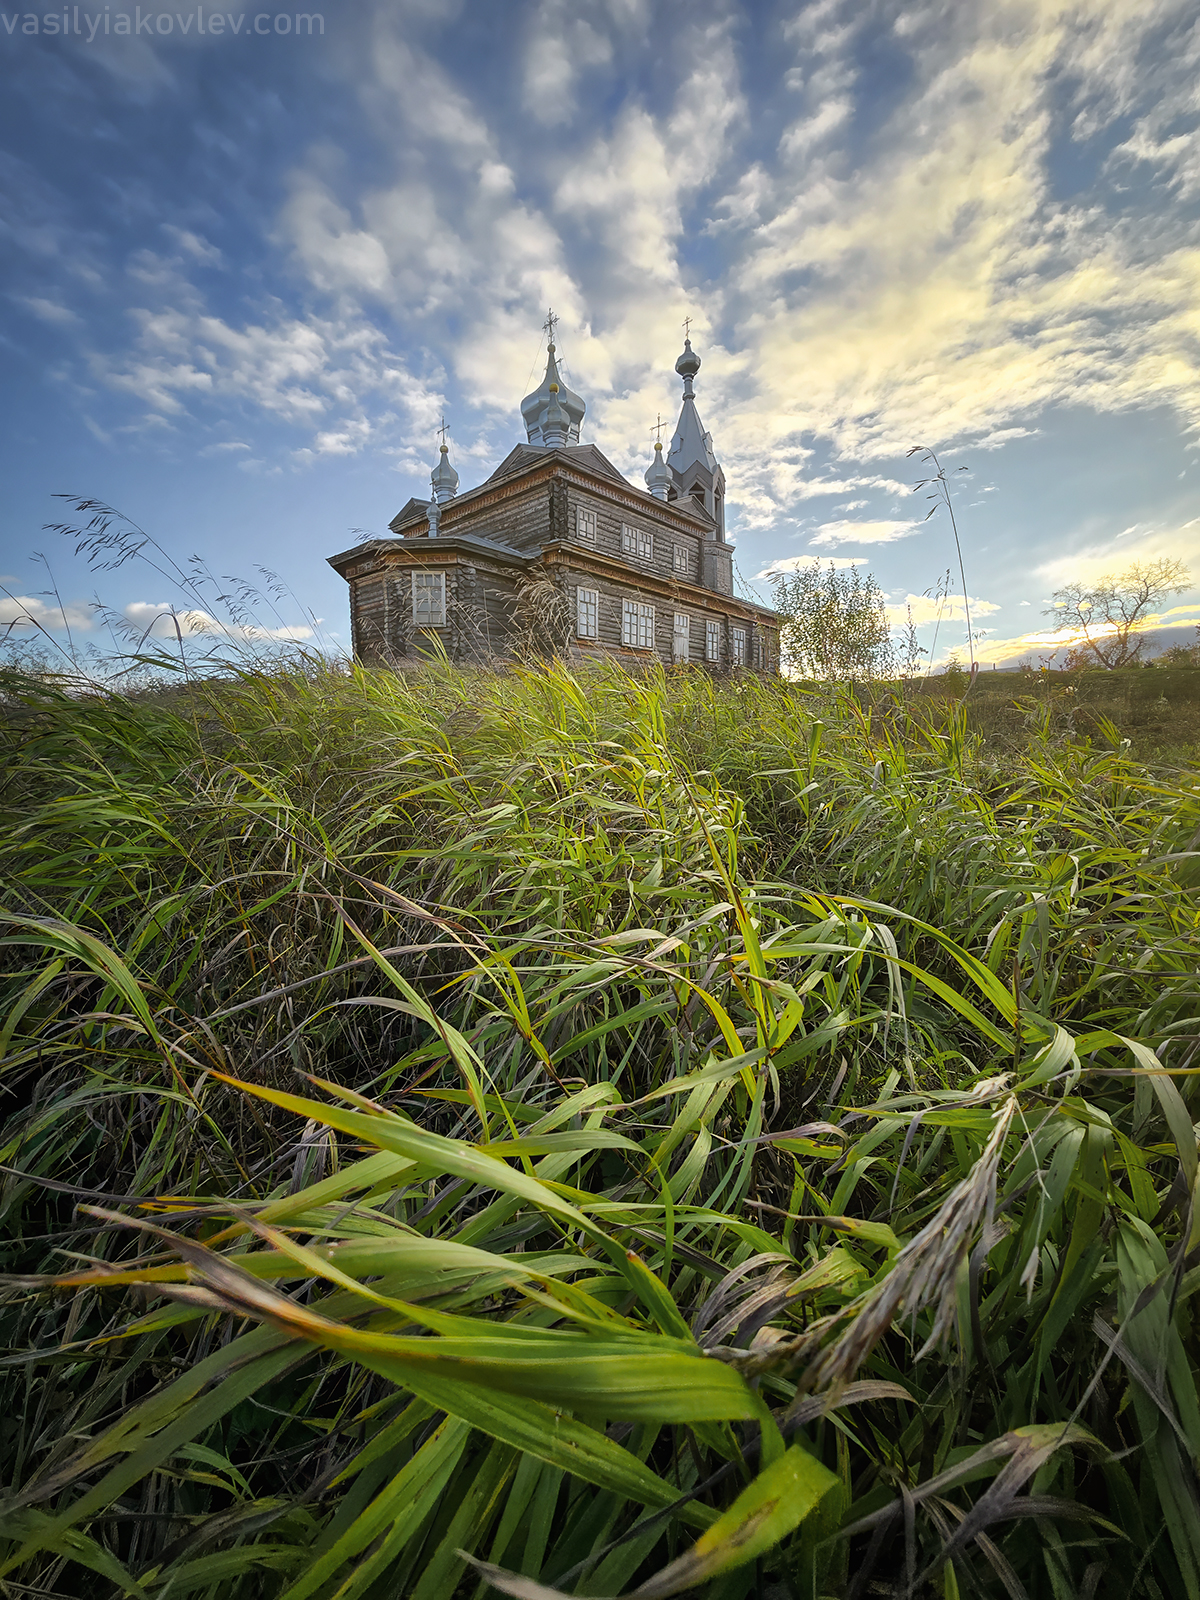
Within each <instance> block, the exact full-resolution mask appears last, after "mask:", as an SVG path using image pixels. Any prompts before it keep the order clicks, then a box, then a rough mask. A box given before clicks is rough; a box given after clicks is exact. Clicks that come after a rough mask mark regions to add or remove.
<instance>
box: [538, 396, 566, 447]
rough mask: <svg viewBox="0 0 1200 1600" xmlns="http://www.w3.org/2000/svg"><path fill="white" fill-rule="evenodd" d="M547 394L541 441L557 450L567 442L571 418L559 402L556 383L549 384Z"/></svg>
mask: <svg viewBox="0 0 1200 1600" xmlns="http://www.w3.org/2000/svg"><path fill="white" fill-rule="evenodd" d="M549 396H550V397H549V401H548V403H547V406H546V409H545V411H544V412H543V413H542V443H543V444H545V445H549V446H550V448H551V449H552V450H557V449H559V448H560V447H561V446H562V445H564V444H566V442H567V432H568V430H569V429H570V426H571V419H570V417H569V416H568V415H567V413H566V412H565V411H564V409H563V407H562V406H561V404H560V403H559V399H558V385H557V384H556V383H552V384H551V385H550V391H549Z"/></svg>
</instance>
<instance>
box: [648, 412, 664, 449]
mask: <svg viewBox="0 0 1200 1600" xmlns="http://www.w3.org/2000/svg"><path fill="white" fill-rule="evenodd" d="M665 426H666V424H665V423H664V422H663V419H662V412H661V411H660V412H659V413H658V415H657V416H656V417H655V420H654V426H653V427H652V428H651V429H650V433H651V436H652V438H653V439H654V441H655V442H656V443H657V444H661V443H662V431H663V428H664V427H665Z"/></svg>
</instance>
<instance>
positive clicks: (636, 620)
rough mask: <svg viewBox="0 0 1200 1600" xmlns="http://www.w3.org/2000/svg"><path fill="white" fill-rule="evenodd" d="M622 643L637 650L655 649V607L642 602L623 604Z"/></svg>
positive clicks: (629, 601)
mask: <svg viewBox="0 0 1200 1600" xmlns="http://www.w3.org/2000/svg"><path fill="white" fill-rule="evenodd" d="M621 643H622V644H627V645H630V646H632V648H633V649H635V650H653V649H654V607H653V606H644V605H643V604H642V603H641V601H640V600H624V601H622V603H621Z"/></svg>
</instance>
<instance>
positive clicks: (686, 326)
mask: <svg viewBox="0 0 1200 1600" xmlns="http://www.w3.org/2000/svg"><path fill="white" fill-rule="evenodd" d="M691 336H692V319H691V317H684V319H683V337H684V339H685V340H687V339H690V338H691Z"/></svg>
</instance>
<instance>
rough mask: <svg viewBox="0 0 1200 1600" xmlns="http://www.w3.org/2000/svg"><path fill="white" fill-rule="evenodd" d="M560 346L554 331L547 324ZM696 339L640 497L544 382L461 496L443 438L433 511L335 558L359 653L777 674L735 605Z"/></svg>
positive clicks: (768, 628) (574, 399)
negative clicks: (674, 417)
mask: <svg viewBox="0 0 1200 1600" xmlns="http://www.w3.org/2000/svg"><path fill="white" fill-rule="evenodd" d="M550 326H551V334H552V335H553V323H552V322H551V324H550ZM699 368H700V358H699V356H698V355H696V354H695V352H694V351H693V350H692V345H691V340H690V338H689V339H687V340H686V341H685V344H684V350H683V354H682V355H681V356H680V357H679V360H678V361H677V362H676V363H675V370H676V372H678V374H679V375H680V377H681V378H682V379H683V403H682V407H681V410H680V414H679V421H678V423H677V425H676V428H675V432H674V435H673V436H672V439H671V442H670V447H669V449H668V450H667V451H666V453H665V456H664V451H663V447H662V444H661V443H657V444H656V445H655V447H654V456H653V460H652V462H651V465H650V468H649V470H648V471H647V472H646V474H645V478H646V489H645V490H640V489H637V488H635V487H634V486H633V485H632V484H631V483H630V482H629V481H628V479H627V478H625V477H624V476H623V475H622V474H621V473H620V472H619V471H618V470H617V468H616V467H614V466H613V465H612V463H611V462H610V461H608V460H607V459H606V458H605V457H604V456H603V455H602V454H601V452H600V451H599V450H598V449H597V448H596V446H595V445H593V444H584V443H582V442H581V440H580V427H581V425H582V423H583V419H584V415H585V410H586V407H585V405H584V402H583V400H582V399H580V397H579V396H578V395H576V394H574V393H573V392H572V391H571V390H570V389H569V388H568V387H567V386H566V384H565V383H564V382H563V381H562V379H561V377H560V375H559V371H558V364H557V359H556V351H555V346H554V342H553V337H551V340H550V343H549V346H548V351H547V362H546V373H545V376H544V378H543V379H542V382H541V384H540V385H539V386H538V388H537V389H535V390H534V391H533V393H532V394H530V395H528V396H526V398H525V400H524V401H523V402H522V404H521V416H522V421H523V423H524V426H525V433H526V441H525V443H523V444H518V445H517V446H516V447H515V448H514V449H513V450H512V451H510V453H509V454H508V455H507V456H506V457H505V459H504V460H503V461H502V462H501V463H500V465H499V466H498V467H497V468H496V470H495V472H493V473H492V475H491V477H490V478H488V479H487V480H486V482H484V483H482V484H480V485H479V486H478V487H477V488H475V489H470V490H468V491H466V492H465V493H460V492H459V482H458V474H457V473H456V472H455V471H454V468H453V467H452V466H451V464H450V459H449V451H448V448H447V446H446V444H445V442H444V440H443V443H442V445H441V452H440V460H439V463H438V465H437V467H436V468H435V469H434V471H433V473H432V474H431V482H432V489H433V493H432V496H431V498H430V500H429V501H428V502H427V503H426V502H424V501H421V500H416V499H414V500H410V501H409V502H408V504H407V505H405V506H404V507H402V509H401V510H400V511H399V512H398V513H397V514H396V516H395V517H393V519H392V521H391V523H390V524H389V528H390V532H391V535H392V537H391V538H388V539H369V540H367V541H366V542H364V543H362V544H359V545H356V546H355V547H354V548H353V549H351V550H346V551H343V552H342V553H341V554H340V555H336V556H331V557H330V565H331V566H332V567H333V568H334V570H335V571H336V572H338V573H339V574H340V575H341V576H342V577H343V578H344V579H345V580H346V582H347V584H348V586H349V590H350V623H351V634H352V638H353V646H354V654H355V656H356V657H357V658H358V659H359V660H360V661H363V662H365V663H368V664H371V665H378V666H401V665H403V664H404V663H405V662H406V661H415V660H419V659H420V658H421V657H422V656H425V655H428V654H429V653H430V651H431V650H436V649H437V648H438V646H437V645H436V644H434V642H433V641H434V640H437V641H440V646H441V648H443V649H444V650H445V652H446V654H447V655H448V656H449V657H450V659H451V660H456V661H465V662H477V663H481V664H484V663H488V662H495V661H497V660H503V659H505V658H507V657H511V656H512V655H514V654H515V653H518V652H519V651H523V650H528V649H530V648H534V649H538V648H540V649H545V650H555V651H557V652H558V653H559V654H561V655H565V656H568V657H575V658H578V657H586V656H593V655H613V656H617V657H618V658H621V659H624V660H625V661H626V662H627V663H628V664H634V663H636V662H639V661H643V662H644V661H653V660H655V659H657V660H659V661H661V662H663V663H671V662H674V663H681V664H682V663H692V664H694V665H696V666H704V667H707V668H708V669H709V670H711V671H720V670H727V669H739V668H741V669H750V670H757V671H760V672H775V671H777V670H778V664H779V628H778V619H777V617H776V615H775V613H774V612H773V611H771V610H770V609H768V608H767V607H765V606H760V605H757V604H754V603H753V602H750V601H747V600H745V599H742V598H741V597H740V596H738V595H735V593H734V585H733V552H732V548H731V546H730V545H729V544H727V543H726V539H725V475H724V473H723V472H722V470H721V467H720V464H719V463H718V461H717V458H716V455H715V454H714V452H713V445H712V436H711V435H710V434H708V433H707V432H705V430H704V427H703V424H702V423H701V421H700V417H699V413H698V412H697V410H696V401H695V393H694V379H695V376H696V373H697V372H698V371H699Z"/></svg>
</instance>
